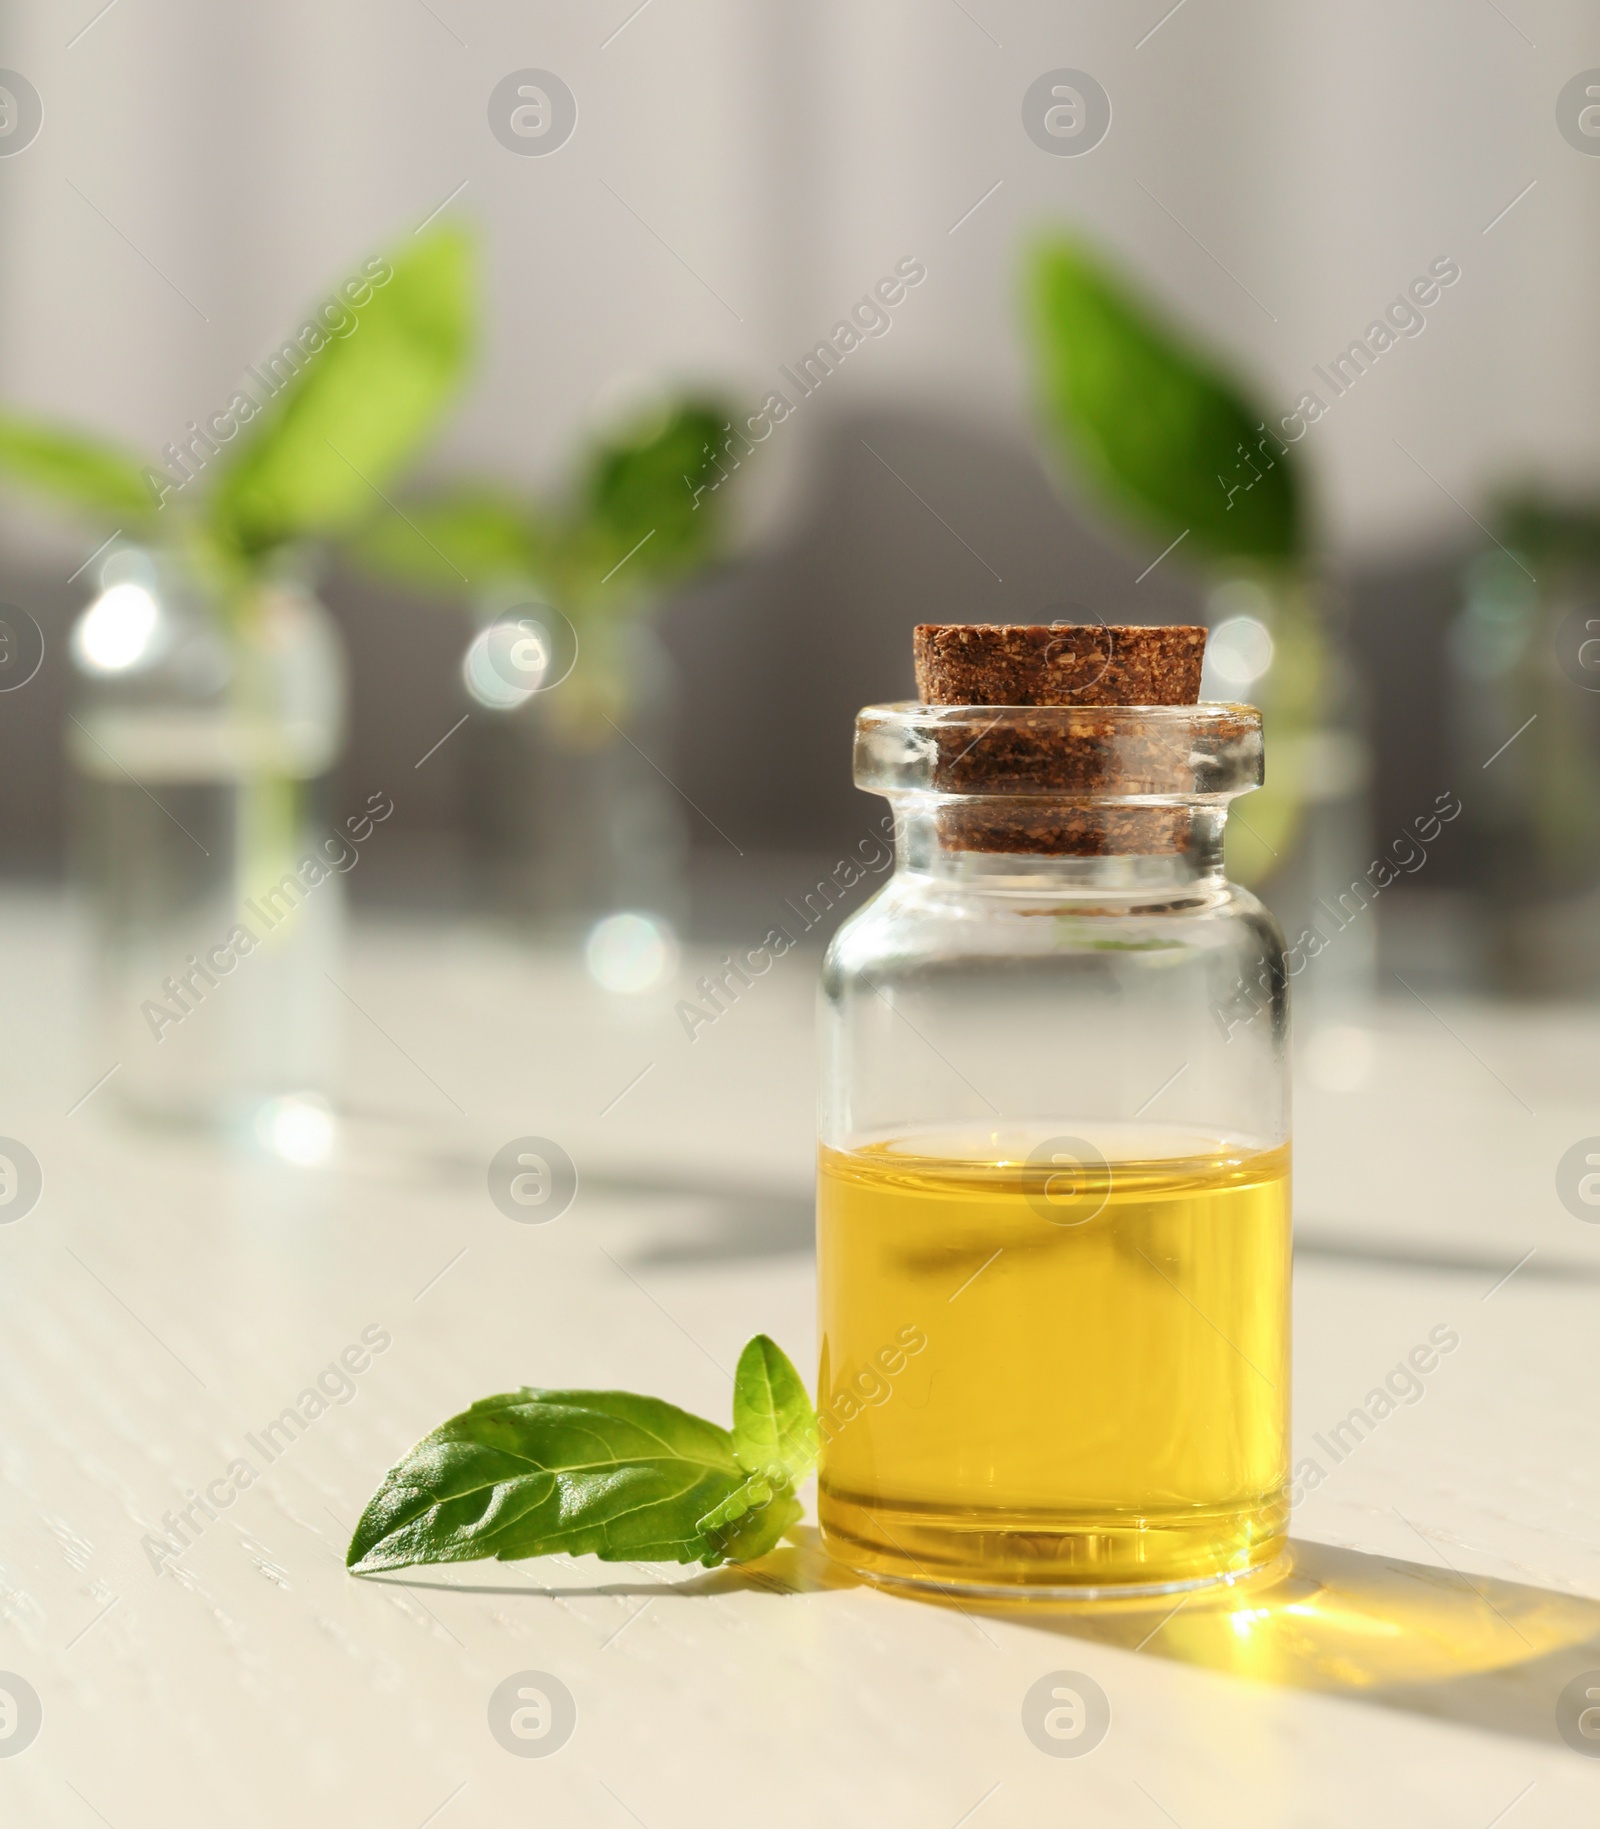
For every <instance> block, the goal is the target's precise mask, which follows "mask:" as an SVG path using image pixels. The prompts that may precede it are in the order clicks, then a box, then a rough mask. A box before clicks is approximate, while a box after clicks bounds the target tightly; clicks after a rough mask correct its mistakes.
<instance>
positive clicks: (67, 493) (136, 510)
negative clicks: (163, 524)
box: [0, 413, 170, 524]
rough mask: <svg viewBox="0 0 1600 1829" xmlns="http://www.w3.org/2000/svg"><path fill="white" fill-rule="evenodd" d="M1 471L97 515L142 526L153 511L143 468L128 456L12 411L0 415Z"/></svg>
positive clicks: (82, 436) (152, 495)
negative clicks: (24, 417) (18, 415)
mask: <svg viewBox="0 0 1600 1829" xmlns="http://www.w3.org/2000/svg"><path fill="white" fill-rule="evenodd" d="M0 470H3V471H4V472H5V473H6V474H7V475H8V476H11V477H14V478H15V479H16V480H17V481H18V482H20V483H26V484H27V485H28V486H29V487H30V488H32V489H37V490H38V491H39V492H40V493H41V494H42V495H49V496H53V497H54V498H55V499H56V500H57V501H61V502H69V503H71V504H72V506H73V507H75V508H86V509H88V510H90V511H91V512H92V513H94V514H95V515H97V516H103V517H107V518H110V517H116V518H117V519H119V520H122V521H124V522H127V521H137V522H139V523H141V524H142V523H144V522H146V521H148V520H149V519H150V518H151V516H153V515H154V513H155V511H156V498H155V494H154V492H153V490H152V489H151V487H150V485H149V484H148V483H147V482H146V481H145V478H144V467H143V466H142V465H141V464H140V462H139V460H138V458H136V457H134V456H133V455H132V454H131V453H129V452H127V451H124V450H122V449H120V448H119V447H118V446H116V445H113V444H108V443H107V442H106V441H105V440H103V439H99V438H89V437H85V436H84V435H83V434H81V433H77V432H61V431H57V430H56V429H55V428H54V427H52V426H46V425H40V424H39V423H37V422H36V421H34V420H29V419H22V418H19V417H17V416H16V415H15V414H12V413H3V414H0ZM169 480H170V479H169Z"/></svg>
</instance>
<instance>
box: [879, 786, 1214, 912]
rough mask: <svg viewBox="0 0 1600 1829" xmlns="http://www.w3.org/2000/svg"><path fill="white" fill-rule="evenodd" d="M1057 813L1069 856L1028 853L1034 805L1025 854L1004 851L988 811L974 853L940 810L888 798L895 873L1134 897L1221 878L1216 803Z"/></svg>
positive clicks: (981, 885)
mask: <svg viewBox="0 0 1600 1829" xmlns="http://www.w3.org/2000/svg"><path fill="white" fill-rule="evenodd" d="M984 804H985V806H986V807H988V808H991V809H992V808H994V807H995V806H996V805H997V803H996V802H993V801H987V802H985V803H984ZM969 805H970V803H969ZM1059 813H1060V820H1061V829H1062V831H1063V834H1064V837H1063V841H1062V842H1063V844H1064V845H1072V846H1073V848H1072V849H1070V850H1067V849H1063V850H1060V851H1042V850H1040V849H1038V848H1036V845H1037V833H1038V830H1039V822H1040V812H1039V803H1038V802H1037V801H1030V802H1028V803H1027V808H1026V815H1025V822H1026V827H1027V831H1028V833H1029V837H1030V842H1028V843H1027V844H1026V845H1025V846H1021V847H1019V848H1016V849H1009V848H1005V836H1004V826H1005V822H1004V819H1003V818H998V819H997V818H996V817H995V816H994V815H993V813H992V812H991V813H989V814H986V816H985V817H984V819H983V821H982V827H981V831H980V832H979V833H978V836H979V838H980V840H981V848H968V846H967V845H966V844H964V843H963V842H962V834H961V832H960V831H959V829H957V830H953V829H952V826H951V821H950V813H949V803H948V802H942V801H938V800H934V799H931V798H927V797H923V796H917V797H915V798H912V797H906V798H898V797H897V799H896V801H895V869H896V872H897V873H903V874H905V875H908V876H913V877H922V878H926V879H928V880H930V881H935V882H940V883H948V884H951V885H966V886H970V887H972V888H976V889H992V890H996V891H1000V890H1016V891H1019V892H1023V893H1039V892H1046V893H1059V894H1065V895H1082V894H1094V895H1103V894H1107V893H1110V894H1116V895H1133V896H1135V897H1140V898H1142V897H1143V896H1144V895H1146V894H1147V893H1153V894H1158V895H1159V894H1161V893H1163V892H1170V891H1172V890H1181V889H1185V888H1189V887H1192V886H1195V885H1201V884H1215V883H1220V882H1221V881H1222V879H1223V860H1222V841H1223V830H1224V827H1225V826H1226V823H1227V817H1228V809H1227V804H1226V802H1218V801H1215V800H1210V801H1206V802H1188V803H1185V804H1180V805H1177V806H1162V807H1133V808H1130V807H1119V806H1109V805H1107V806H1097V805H1096V803H1094V802H1092V801H1091V802H1089V803H1087V804H1076V803H1075V804H1072V805H1070V806H1068V805H1063V807H1062V808H1061V809H1059ZM953 840H954V841H955V842H952V841H953Z"/></svg>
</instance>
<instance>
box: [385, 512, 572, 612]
mask: <svg viewBox="0 0 1600 1829" xmlns="http://www.w3.org/2000/svg"><path fill="white" fill-rule="evenodd" d="M550 545H551V535H550V533H549V531H548V530H546V529H544V528H542V527H540V526H539V525H537V524H536V523H535V522H534V521H533V520H532V519H531V518H530V515H529V511H528V510H527V509H526V508H525V507H524V506H523V505H522V503H521V502H519V501H518V500H517V499H516V498H515V497H514V496H511V495H508V494H507V493H505V492H504V491H503V490H498V489H493V488H488V487H485V488H481V489H480V488H464V489H456V490H452V491H450V492H449V493H448V494H446V495H441V496H437V497H434V498H433V499H431V500H428V501H423V502H416V501H405V502H402V503H401V504H400V506H399V509H398V511H397V512H395V513H393V514H388V513H385V514H383V515H381V516H380V517H379V518H378V519H377V520H376V521H373V522H371V523H370V524H369V525H368V526H367V527H365V528H364V529H363V530H362V531H361V532H360V533H359V534H357V535H356V536H355V538H354V540H353V541H352V542H351V545H350V552H351V555H352V557H354V558H355V560H356V561H357V562H358V563H359V564H360V565H362V566H363V567H365V568H366V569H367V570H368V571H370V572H373V573H374V574H376V575H377V576H379V577H382V578H386V579H390V580H392V581H394V582H396V583H400V584H408V585H411V586H413V587H414V588H417V589H420V590H433V591H444V592H452V593H454V592H460V591H462V590H463V589H465V588H466V587H467V586H468V585H470V586H471V587H472V590H473V592H474V594H476V593H477V592H479V591H481V590H482V589H483V588H484V587H485V586H486V585H489V584H493V583H494V582H495V581H496V580H497V579H502V578H525V579H529V580H532V579H533V578H535V577H537V576H538V575H539V574H541V573H542V572H544V571H545V570H546V569H547V568H548V564H549V549H550Z"/></svg>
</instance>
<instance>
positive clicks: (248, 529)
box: [210, 225, 474, 553]
mask: <svg viewBox="0 0 1600 1829" xmlns="http://www.w3.org/2000/svg"><path fill="white" fill-rule="evenodd" d="M388 264H389V265H390V267H391V277H390V278H389V279H388V280H387V281H384V282H380V283H379V284H377V285H376V286H375V287H374V289H373V292H372V296H371V298H370V299H369V300H368V301H367V303H366V304H365V305H361V306H359V307H356V308H355V316H356V319H357V325H356V328H355V329H354V330H352V331H350V332H349V333H348V334H344V335H335V334H331V333H323V332H320V331H317V329H316V326H315V324H314V323H313V324H311V325H309V326H308V327H309V328H310V329H311V330H312V331H313V333H314V335H316V336H318V337H320V338H321V341H322V347H317V346H316V345H315V344H314V343H313V344H312V345H311V347H310V348H309V349H307V347H306V342H305V339H304V338H303V337H301V339H300V340H299V347H300V349H301V350H302V352H303V353H304V358H305V359H304V363H303V366H301V367H300V368H299V369H298V371H297V372H296V373H295V375H294V377H293V379H292V380H290V381H289V383H288V385H287V386H286V387H285V389H284V390H283V392H282V393H281V394H280V395H278V396H277V398H276V399H275V401H274V402H273V404H272V405H271V406H270V407H269V408H268V410H267V412H266V413H265V414H264V415H263V416H262V417H261V419H259V420H258V421H255V422H253V423H254V425H255V426H256V428H257V429H256V430H255V431H254V434H253V436H249V437H248V438H245V439H241V440H240V442H239V443H238V444H237V445H235V446H234V447H232V450H231V452H230V455H229V458H228V460H227V463H226V468H225V470H224V472H223V474H222V476H221V477H220V478H219V479H218V483H217V486H216V489H215V491H214V493H213V495H212V497H211V503H210V506H211V514H212V519H213V522H214V524H215V526H216V527H217V529H218V531H219V532H220V533H221V534H222V535H223V536H224V537H225V538H227V539H230V540H231V541H232V542H233V543H234V544H236V545H237V546H238V547H239V548H240V549H241V550H242V551H244V552H247V553H258V552H262V551H265V550H267V549H268V548H270V547H272V546H274V545H277V544H280V543H281V542H283V541H285V540H290V539H295V538H299V537H302V536H307V535H315V534H327V533H336V532H342V531H344V530H345V529H347V528H350V527H352V526H355V525H357V524H358V523H360V522H362V521H364V520H366V519H367V518H368V517H369V516H372V515H373V514H374V513H377V512H382V511H383V506H384V504H383V500H382V492H386V491H387V490H388V489H389V487H390V486H391V484H392V483H393V482H394V480H395V478H396V476H397V475H398V474H399V472H400V471H401V470H402V468H403V467H404V466H405V465H406V464H407V463H409V462H410V460H411V459H412V458H413V457H414V456H415V455H416V454H417V451H418V450H419V448H420V447H421V445H422V443H423V441H424V440H425V439H426V438H427V436H428V434H429V433H430V432H431V431H432V430H433V428H434V426H435V425H436V424H437V423H438V420H439V418H440V416H441V415H442V414H443V412H444V410H445V408H446V407H447V406H448V405H449V403H450V401H451V399H452V398H453V397H454V395H455V393H456V391H457V389H458V388H459V387H460V385H461V382H462V380H463V378H464V376H465V374H466V370H467V364H468V360H469V356H470V353H471V345H472V322H473V315H474V305H473V284H472V258H471V247H470V244H469V241H468V239H467V237H466V235H465V234H464V233H463V232H462V231H461V230H459V229H456V228H454V227H451V226H447V225H441V226H440V227H439V228H437V229H434V230H431V231H429V232H428V233H427V234H425V235H422V236H419V237H417V238H416V239H415V240H413V241H412V242H411V243H410V244H409V245H408V246H407V247H406V248H405V250H404V251H403V252H402V253H399V254H396V255H395V256H394V258H393V260H392V261H391V262H390V263H388Z"/></svg>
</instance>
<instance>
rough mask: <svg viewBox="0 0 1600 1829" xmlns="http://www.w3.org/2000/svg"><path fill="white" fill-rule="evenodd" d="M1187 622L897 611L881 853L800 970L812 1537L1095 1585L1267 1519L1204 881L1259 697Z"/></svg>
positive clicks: (1276, 1131)
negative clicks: (820, 955)
mask: <svg viewBox="0 0 1600 1829" xmlns="http://www.w3.org/2000/svg"><path fill="white" fill-rule="evenodd" d="M1204 640H1205V632H1204V631H1203V630H1201V629H1171V628H1164V629H1144V628H1105V627H1101V626H1089V627H1083V628H1065V627H1061V626H1051V627H993V626H987V625H956V626H931V627H930V626H925V627H923V628H919V629H918V631H917V670H918V686H919V690H920V692H921V694H922V700H923V702H921V703H914V704H913V703H908V704H893V705H877V706H869V707H867V709H865V710H864V711H862V712H861V714H860V716H859V718H858V720H857V724H856V748H855V780H856V784H857V786H859V787H861V788H864V789H866V790H867V791H868V792H871V793H876V794H882V795H885V796H886V797H887V798H888V800H889V801H890V804H891V806H892V807H893V810H894V816H895V831H896V839H895V843H896V863H895V870H894V874H893V876H892V877H891V878H890V879H889V880H888V882H887V883H886V884H885V885H884V887H883V889H882V890H881V891H880V892H879V893H878V895H877V896H875V897H874V898H873V900H872V901H871V902H870V903H869V904H868V905H867V906H866V907H864V908H862V909H861V910H860V911H859V912H858V913H857V914H856V915H855V916H854V918H853V919H851V920H850V921H848V922H847V923H846V924H845V925H844V926H843V927H842V928H841V929H840V931H839V933H838V935H837V936H836V937H835V939H834V942H833V944H832V946H831V947H830V949H829V952H828V957H827V961H826V965H825V967H824V978H823V1007H824V1036H825V1042H824V1061H825V1066H824V1083H823V1092H822V1102H821V1160H820V1181H819V1207H818V1251H819V1283H820V1303H821V1338H822V1358H821V1370H820V1376H819V1382H818V1410H819V1414H820V1421H821V1430H822V1438H823V1450H822V1462H821V1471H820V1484H819V1508H820V1514H821V1521H822V1527H823V1531H824V1533H825V1536H826V1539H827V1542H828V1545H829V1548H830V1550H831V1552H832V1553H833V1554H834V1555H835V1556H836V1557H838V1558H839V1559H840V1560H841V1561H843V1562H845V1563H846V1564H848V1565H850V1566H851V1567H853V1568H855V1569H857V1570H859V1571H860V1572H862V1573H863V1574H865V1575H867V1576H869V1577H871V1578H873V1579H876V1580H880V1581H887V1582H891V1583H895V1584H904V1585H910V1586H923V1587H934V1588H939V1589H951V1588H954V1589H957V1590H968V1591H973V1592H978V1593H989V1594H1010V1595H1017V1594H1043V1595H1057V1596H1060V1595H1067V1596H1078V1597H1088V1596H1092V1595H1100V1594H1135V1593H1141V1592H1143V1593H1150V1592H1161V1591H1168V1590H1176V1589H1182V1588H1187V1587H1191V1586H1197V1585H1200V1584H1203V1583H1207V1582H1211V1581H1216V1580H1227V1579H1232V1578H1237V1577H1239V1576H1241V1575H1244V1574H1247V1573H1249V1572H1251V1571H1253V1570H1255V1569H1258V1568H1260V1567H1262V1566H1264V1565H1266V1564H1267V1563H1270V1562H1271V1561H1273V1560H1274V1559H1275V1558H1276V1557H1277V1556H1278V1555H1279V1554H1280V1552H1281V1550H1282V1548H1283V1545H1284V1541H1285V1533H1286V1530H1287V1526H1288V1518H1289V1506H1288V1422H1289V1278H1290V1203H1289V1086H1288V1073H1287V1039H1288V1013H1287V1001H1286V982H1287V980H1286V974H1285V971H1284V955H1283V939H1282V935H1281V934H1280V932H1279V930H1278V927H1277V925H1276V923H1275V922H1274V920H1273V918H1272V917H1271V915H1270V914H1269V913H1268V912H1267V911H1266V910H1265V909H1264V908H1263V907H1262V905H1261V904H1260V903H1259V902H1258V901H1257V900H1256V899H1255V898H1254V897H1253V896H1252V895H1250V894H1249V893H1247V892H1246V891H1244V890H1242V889H1240V888H1238V887H1236V886H1235V885H1233V884H1231V883H1229V882H1228V881H1227V879H1226V877H1225V876H1224V874H1223V863H1222V841H1223V827H1224V823H1225V821H1226V819H1227V814H1228V807H1229V803H1230V801H1231V800H1232V799H1233V798H1234V796H1235V795H1238V794H1243V793H1247V792H1249V791H1250V790H1251V789H1252V788H1254V787H1257V786H1259V785H1260V783H1261V780H1262V745H1261V718H1260V714H1259V712H1257V711H1256V710H1254V709H1253V708H1252V707H1249V706H1245V705H1233V704H1197V703H1195V702H1194V700H1195V698H1196V697H1197V694H1198V686H1199V671H1200V660H1201V655H1202V653H1203V648H1204Z"/></svg>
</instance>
